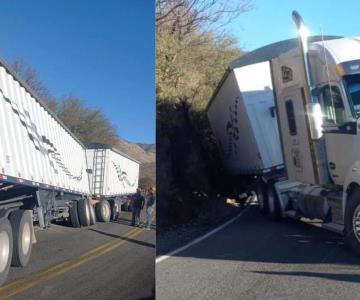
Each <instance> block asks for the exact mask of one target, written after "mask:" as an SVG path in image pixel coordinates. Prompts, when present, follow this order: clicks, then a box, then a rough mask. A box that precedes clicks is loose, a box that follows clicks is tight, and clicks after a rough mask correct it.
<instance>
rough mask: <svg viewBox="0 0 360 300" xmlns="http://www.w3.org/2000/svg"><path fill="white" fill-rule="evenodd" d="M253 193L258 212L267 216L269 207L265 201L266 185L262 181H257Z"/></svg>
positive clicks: (266, 200)
mask: <svg viewBox="0 0 360 300" xmlns="http://www.w3.org/2000/svg"><path fill="white" fill-rule="evenodd" d="M255 193H256V198H257V202H258V204H259V208H260V211H261V212H262V213H264V214H267V213H268V212H269V205H268V199H267V190H266V183H265V182H264V181H262V180H259V181H258V183H257V185H256V191H255Z"/></svg>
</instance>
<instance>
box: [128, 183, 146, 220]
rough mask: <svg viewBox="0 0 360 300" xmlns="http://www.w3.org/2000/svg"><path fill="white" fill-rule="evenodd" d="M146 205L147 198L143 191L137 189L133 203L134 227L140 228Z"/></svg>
mask: <svg viewBox="0 0 360 300" xmlns="http://www.w3.org/2000/svg"><path fill="white" fill-rule="evenodd" d="M144 205H145V198H144V196H143V195H142V194H141V189H140V188H137V189H136V194H135V196H134V199H133V203H132V222H131V225H132V226H140V213H141V210H142V209H143V208H144Z"/></svg>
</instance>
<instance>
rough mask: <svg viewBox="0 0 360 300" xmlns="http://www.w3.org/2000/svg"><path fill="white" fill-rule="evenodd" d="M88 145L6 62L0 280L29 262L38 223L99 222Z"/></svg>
mask: <svg viewBox="0 0 360 300" xmlns="http://www.w3.org/2000/svg"><path fill="white" fill-rule="evenodd" d="M89 183H90V182H89V178H88V170H87V161H86V153H85V147H84V146H83V144H82V143H81V142H80V141H79V140H78V139H77V138H76V137H75V136H74V135H73V134H72V133H71V132H70V131H69V130H68V129H67V128H66V127H65V126H64V124H62V122H61V121H60V120H59V119H58V118H57V117H56V115H55V114H53V113H52V112H51V111H50V110H49V109H48V108H47V107H46V105H44V103H43V102H42V101H41V99H40V98H39V97H38V96H37V95H36V94H35V93H34V92H33V91H32V90H31V88H30V87H28V86H27V85H26V83H24V82H23V81H22V80H20V79H19V78H18V77H17V75H16V74H15V72H13V71H12V70H11V68H10V67H8V66H7V65H6V64H5V63H4V62H2V61H0V284H1V283H3V282H4V281H5V279H6V277H7V274H8V271H9V267H10V265H14V266H22V267H23V266H26V264H27V263H28V261H29V259H30V254H31V250H32V244H33V242H34V241H35V233H34V232H35V231H34V226H38V227H40V228H46V227H48V226H50V222H51V221H53V220H69V221H71V224H72V225H73V226H74V227H80V226H87V225H90V224H94V223H95V218H94V211H93V208H92V206H91V205H90V195H91V193H90V184H89Z"/></svg>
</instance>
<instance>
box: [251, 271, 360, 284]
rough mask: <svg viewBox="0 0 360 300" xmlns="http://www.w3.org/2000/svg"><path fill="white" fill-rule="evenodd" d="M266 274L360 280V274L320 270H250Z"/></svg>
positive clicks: (346, 280)
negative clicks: (319, 271)
mask: <svg viewBox="0 0 360 300" xmlns="http://www.w3.org/2000/svg"><path fill="white" fill-rule="evenodd" d="M250 272H252V273H257V274H265V275H284V276H303V277H313V278H324V279H330V280H336V281H345V282H360V274H339V273H318V272H278V271H250Z"/></svg>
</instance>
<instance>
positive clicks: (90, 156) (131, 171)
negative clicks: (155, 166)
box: [86, 143, 140, 222]
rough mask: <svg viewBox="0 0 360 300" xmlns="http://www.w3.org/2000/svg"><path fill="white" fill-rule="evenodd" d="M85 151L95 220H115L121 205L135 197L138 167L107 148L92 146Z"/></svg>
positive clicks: (102, 145)
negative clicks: (128, 198) (131, 196)
mask: <svg viewBox="0 0 360 300" xmlns="http://www.w3.org/2000/svg"><path fill="white" fill-rule="evenodd" d="M86 148H87V149H86V156H87V162H88V169H89V170H90V169H91V170H92V171H91V172H90V185H91V187H90V191H91V194H92V196H93V197H94V200H93V201H94V202H96V206H95V211H96V216H97V218H98V219H99V220H101V221H104V222H108V221H110V220H115V219H116V218H117V216H118V214H119V211H120V208H121V203H122V202H123V201H124V200H125V199H127V197H128V196H130V195H133V194H135V193H136V190H137V188H138V183H139V168H140V163H139V162H138V161H136V160H135V159H133V158H131V157H130V156H128V155H126V154H124V153H122V152H120V151H118V150H117V149H115V148H112V147H109V146H108V145H104V144H98V143H92V144H87V145H86ZM96 199H98V201H97V200H96Z"/></svg>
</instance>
